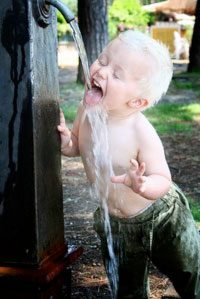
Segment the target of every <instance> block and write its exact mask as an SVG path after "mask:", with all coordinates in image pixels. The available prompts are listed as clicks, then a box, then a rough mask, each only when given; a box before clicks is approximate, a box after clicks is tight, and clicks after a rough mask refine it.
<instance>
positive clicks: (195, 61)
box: [188, 0, 200, 72]
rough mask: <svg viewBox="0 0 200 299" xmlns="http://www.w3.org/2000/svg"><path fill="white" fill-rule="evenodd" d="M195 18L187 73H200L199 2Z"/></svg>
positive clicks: (198, 2)
mask: <svg viewBox="0 0 200 299" xmlns="http://www.w3.org/2000/svg"><path fill="white" fill-rule="evenodd" d="M195 16H196V20H195V24H194V31H193V36H192V44H191V48H190V57H189V61H190V62H189V65H188V72H192V71H200V34H199V33H200V0H198V1H197V6H196V13H195Z"/></svg>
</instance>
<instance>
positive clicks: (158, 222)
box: [94, 185, 200, 299]
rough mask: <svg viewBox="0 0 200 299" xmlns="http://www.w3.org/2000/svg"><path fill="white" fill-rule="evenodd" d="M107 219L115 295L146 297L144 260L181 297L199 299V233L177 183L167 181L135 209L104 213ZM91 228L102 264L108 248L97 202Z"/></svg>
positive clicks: (145, 264)
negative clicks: (160, 192) (128, 213)
mask: <svg viewBox="0 0 200 299" xmlns="http://www.w3.org/2000/svg"><path fill="white" fill-rule="evenodd" d="M110 224H111V230H112V235H113V247H114V252H115V255H116V258H117V261H118V269H119V273H118V275H119V282H118V296H117V298H118V299H124V298H132V299H133V298H134V299H146V298H149V286H148V270H149V262H150V260H152V262H153V263H154V264H155V265H156V266H157V268H158V269H159V270H160V271H161V272H162V273H164V274H166V275H167V276H168V277H169V278H170V279H171V281H172V282H173V284H174V287H175V289H176V291H177V292H178V293H179V295H180V296H181V298H183V299H200V237H199V233H198V231H197V229H196V227H195V222H194V220H193V217H192V215H191V213H190V210H189V206H188V202H187V200H186V198H185V196H184V195H183V193H182V192H181V191H180V189H178V187H176V186H175V185H173V186H172V188H171V189H170V191H169V192H168V194H167V195H165V196H164V197H163V198H160V199H158V200H157V201H155V203H153V204H152V205H151V206H150V207H149V208H148V209H147V210H146V211H144V212H143V213H141V214H139V215H136V216H133V217H131V218H118V217H114V216H110ZM94 229H95V230H96V232H97V234H98V235H99V237H100V239H101V249H102V256H103V260H104V265H105V268H106V265H108V262H109V253H108V250H107V240H106V236H105V232H104V223H103V211H102V209H101V208H98V209H97V210H96V212H95V214H94ZM107 274H108V271H107ZM108 276H109V274H108ZM108 278H109V277H108Z"/></svg>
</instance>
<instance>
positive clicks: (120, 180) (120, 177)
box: [110, 174, 126, 184]
mask: <svg viewBox="0 0 200 299" xmlns="http://www.w3.org/2000/svg"><path fill="white" fill-rule="evenodd" d="M125 177H126V174H122V175H117V176H116V175H115V176H111V177H110V180H111V182H112V183H116V184H123V183H124V180H125Z"/></svg>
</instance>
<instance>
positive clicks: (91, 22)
mask: <svg viewBox="0 0 200 299" xmlns="http://www.w3.org/2000/svg"><path fill="white" fill-rule="evenodd" d="M78 21H79V27H80V31H81V34H82V37H83V42H84V44H85V48H86V53H87V56H88V62H89V66H90V65H91V64H92V63H93V62H94V61H95V60H96V59H97V57H98V56H99V54H100V53H101V52H102V50H103V49H104V48H105V46H106V45H107V44H108V19H107V4H106V0H78ZM77 81H78V82H81V83H84V74H83V70H82V65H81V62H80V59H79V67H78V77H77Z"/></svg>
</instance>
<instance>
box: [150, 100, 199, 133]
mask: <svg viewBox="0 0 200 299" xmlns="http://www.w3.org/2000/svg"><path fill="white" fill-rule="evenodd" d="M145 115H146V116H147V118H148V119H149V120H150V122H151V123H152V124H153V126H154V127H155V129H156V130H157V131H158V133H159V134H164V133H177V132H181V131H191V130H193V128H194V124H195V123H198V122H199V123H200V104H198V103H195V104H185V105H182V104H159V105H157V106H154V107H152V108H150V109H148V110H146V111H145Z"/></svg>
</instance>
